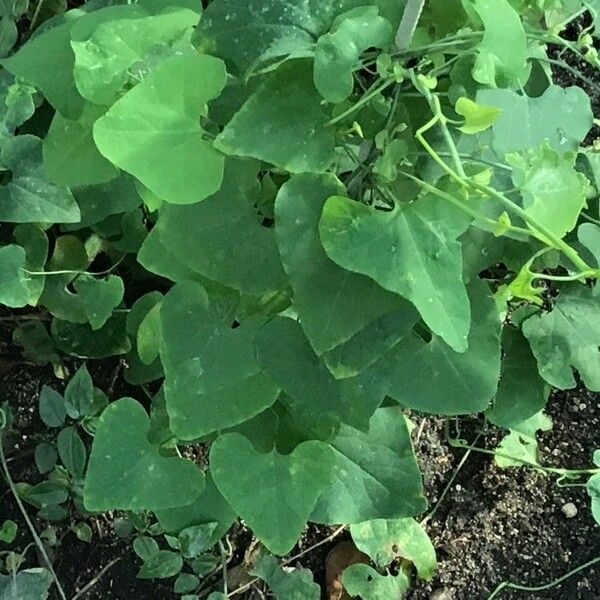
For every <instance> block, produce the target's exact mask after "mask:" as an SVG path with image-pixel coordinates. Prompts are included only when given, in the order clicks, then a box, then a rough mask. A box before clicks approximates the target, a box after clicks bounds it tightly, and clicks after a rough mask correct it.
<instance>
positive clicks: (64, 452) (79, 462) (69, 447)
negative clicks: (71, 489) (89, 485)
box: [56, 427, 87, 479]
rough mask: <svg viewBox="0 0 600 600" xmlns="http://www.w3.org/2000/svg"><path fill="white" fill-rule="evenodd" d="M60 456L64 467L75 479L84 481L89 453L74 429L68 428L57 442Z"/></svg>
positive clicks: (62, 431) (61, 433)
mask: <svg viewBox="0 0 600 600" xmlns="http://www.w3.org/2000/svg"><path fill="white" fill-rule="evenodd" d="M56 445H57V448H58V455H59V456H60V460H61V461H62V463H63V465H64V466H65V467H66V468H67V470H68V471H69V473H71V475H73V477H75V479H82V478H83V473H84V471H85V461H86V458H87V452H86V450H85V446H84V444H83V441H82V440H81V438H80V437H79V434H78V433H77V430H76V429H75V428H74V427H66V428H65V429H62V430H61V432H60V433H59V434H58V438H57V440H56Z"/></svg>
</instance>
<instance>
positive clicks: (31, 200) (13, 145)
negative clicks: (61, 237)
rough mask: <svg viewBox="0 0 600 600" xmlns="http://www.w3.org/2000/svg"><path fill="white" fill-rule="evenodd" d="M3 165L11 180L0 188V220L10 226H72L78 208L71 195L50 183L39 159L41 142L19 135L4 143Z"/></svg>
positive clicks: (40, 156)
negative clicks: (38, 223)
mask: <svg viewBox="0 0 600 600" xmlns="http://www.w3.org/2000/svg"><path fill="white" fill-rule="evenodd" d="M0 161H1V163H2V166H3V167H5V168H6V169H8V170H10V172H11V174H12V178H11V180H10V181H9V183H8V184H7V185H5V186H2V187H0V221H8V222H11V223H36V222H42V223H74V222H77V221H78V220H79V216H80V213H79V209H78V208H77V204H76V202H75V199H74V198H73V196H72V195H71V192H70V191H69V190H68V189H66V188H64V187H60V186H58V185H54V184H53V183H50V182H49V181H48V179H47V177H46V174H45V172H44V166H43V159H42V140H40V139H39V138H36V137H34V136H33V135H21V136H18V137H15V138H11V139H9V140H6V141H5V142H4V144H3V145H2V150H1V153H0Z"/></svg>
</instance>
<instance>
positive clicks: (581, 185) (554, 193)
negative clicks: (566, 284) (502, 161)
mask: <svg viewBox="0 0 600 600" xmlns="http://www.w3.org/2000/svg"><path fill="white" fill-rule="evenodd" d="M576 158H577V156H576V154H575V153H574V152H568V153H566V154H562V155H561V154H559V153H558V152H556V151H555V150H552V149H551V148H550V147H549V146H548V145H547V144H544V145H542V147H541V148H537V149H532V150H530V151H529V152H528V153H527V154H524V155H518V154H510V155H508V156H507V157H506V159H507V161H508V162H509V164H511V165H512V167H513V183H514V184H515V187H517V188H518V189H519V190H520V191H521V195H522V196H523V207H524V208H525V212H526V213H527V214H528V215H529V216H530V217H531V218H532V219H534V220H535V222H536V223H539V224H540V225H543V226H544V227H546V229H548V230H550V231H551V232H552V233H553V234H554V235H556V236H557V237H559V238H562V237H564V236H565V235H566V234H567V233H568V232H569V231H571V230H572V229H573V228H574V227H575V225H576V224H577V221H578V219H579V213H580V212H581V210H582V208H583V207H584V206H585V204H586V195H587V188H588V180H587V179H586V177H585V176H584V175H582V174H581V173H579V172H577V171H576V170H575V160H576Z"/></svg>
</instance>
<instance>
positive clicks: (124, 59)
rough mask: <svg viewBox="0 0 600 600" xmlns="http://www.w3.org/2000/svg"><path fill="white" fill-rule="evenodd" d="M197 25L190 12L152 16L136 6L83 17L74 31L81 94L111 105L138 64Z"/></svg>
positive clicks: (74, 49)
mask: <svg viewBox="0 0 600 600" xmlns="http://www.w3.org/2000/svg"><path fill="white" fill-rule="evenodd" d="M166 6H169V5H168V4H166ZM197 22H198V14H197V13H195V12H193V11H191V10H188V9H186V8H182V9H175V10H174V9H173V8H168V9H167V10H163V12H161V13H158V14H156V15H149V14H148V13H147V12H146V11H145V10H143V9H142V8H141V7H140V6H138V5H135V4H128V5H126V6H118V7H110V8H108V9H103V10H99V11H94V12H92V13H89V14H88V15H87V16H85V17H83V18H82V19H79V20H78V21H77V23H76V25H75V26H74V27H73V29H72V32H71V38H72V41H71V46H72V48H73V51H74V53H75V68H74V78H75V85H76V86H77V89H78V91H79V93H80V94H81V95H82V96H83V97H84V98H86V99H87V100H89V101H90V102H93V103H95V104H104V105H109V104H111V103H112V101H113V100H114V98H115V96H116V95H117V93H118V92H119V91H120V90H121V89H122V88H123V87H124V86H125V84H126V83H127V82H128V81H129V80H131V79H133V77H132V75H131V70H132V67H133V66H134V65H135V64H136V63H140V62H143V61H146V60H147V58H148V55H149V54H150V52H151V50H153V49H154V48H156V47H160V46H170V45H171V44H174V43H176V42H178V41H180V40H182V38H183V37H184V36H185V34H186V33H187V32H189V31H191V28H192V27H194V25H196V23H197ZM163 52H164V50H163Z"/></svg>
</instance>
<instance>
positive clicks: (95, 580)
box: [71, 556, 123, 600]
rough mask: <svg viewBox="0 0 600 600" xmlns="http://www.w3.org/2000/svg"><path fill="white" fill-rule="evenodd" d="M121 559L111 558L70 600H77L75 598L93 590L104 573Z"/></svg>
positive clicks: (118, 557)
mask: <svg viewBox="0 0 600 600" xmlns="http://www.w3.org/2000/svg"><path fill="white" fill-rule="evenodd" d="M122 558H123V557H122V556H117V558H113V559H112V560H111V561H110V562H109V563H108V564H107V565H106V566H105V567H103V568H102V569H101V570H100V571H99V572H98V574H97V575H96V576H95V577H94V578H93V579H92V580H90V581H88V583H86V584H85V585H84V586H83V587H82V588H81V589H80V590H79V591H78V592H77V593H76V594H75V595H74V596H73V597H72V598H71V600H77V598H81V596H83V594H85V593H86V592H87V591H88V590H90V589H91V588H93V587H94V586H95V585H96V584H97V583H98V582H99V581H100V579H102V577H104V575H106V572H107V571H108V570H109V569H111V568H112V567H113V566H114V565H115V564H117V563H118V562H119V561H120V560H121V559H122Z"/></svg>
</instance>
